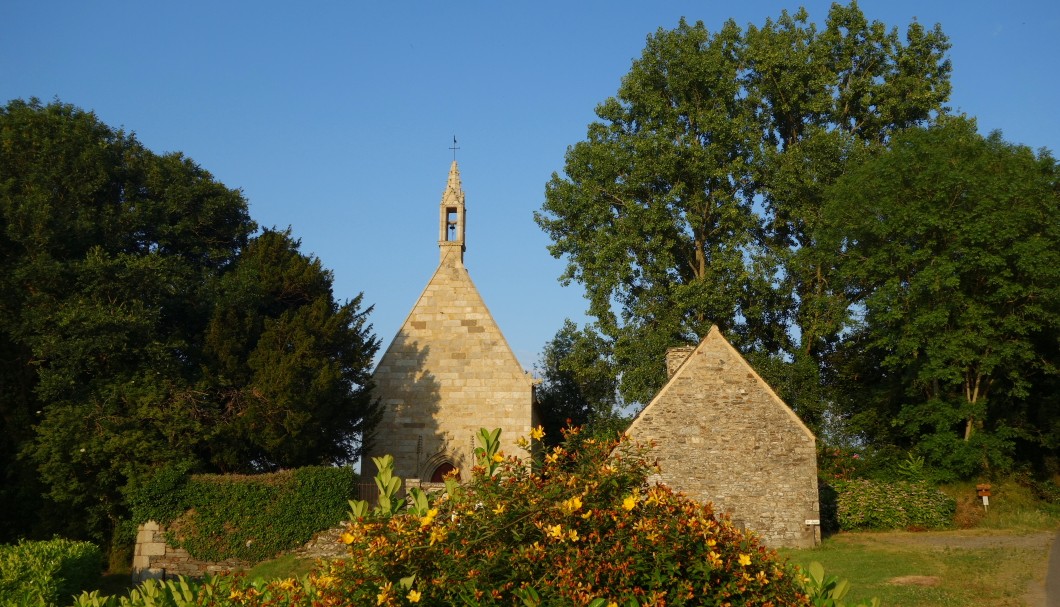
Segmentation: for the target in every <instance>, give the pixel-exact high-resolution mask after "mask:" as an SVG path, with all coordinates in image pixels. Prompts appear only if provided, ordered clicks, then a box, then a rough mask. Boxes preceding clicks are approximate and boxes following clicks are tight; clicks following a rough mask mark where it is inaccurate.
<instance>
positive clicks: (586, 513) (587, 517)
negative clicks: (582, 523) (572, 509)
mask: <svg viewBox="0 0 1060 607" xmlns="http://www.w3.org/2000/svg"><path fill="white" fill-rule="evenodd" d="M592 515H593V511H592V510H586V511H585V514H582V518H583V519H585V520H589V517H590V516H592Z"/></svg>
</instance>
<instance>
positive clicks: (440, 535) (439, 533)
mask: <svg viewBox="0 0 1060 607" xmlns="http://www.w3.org/2000/svg"><path fill="white" fill-rule="evenodd" d="M447 537H449V532H448V531H446V530H445V527H435V528H434V529H431V546H433V545H434V544H435V542H440V541H442V540H444V539H445V538H447Z"/></svg>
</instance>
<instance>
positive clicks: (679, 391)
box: [627, 327, 820, 548]
mask: <svg viewBox="0 0 1060 607" xmlns="http://www.w3.org/2000/svg"><path fill="white" fill-rule="evenodd" d="M682 354H683V355H684V358H685V360H684V361H683V362H681V363H680V364H679V365H672V366H674V367H676V369H675V371H676V372H675V373H674V374H673V376H672V377H671V378H670V380H669V381H668V382H667V384H666V385H665V386H664V387H663V389H662V390H660V392H659V394H658V395H656V397H655V398H654V399H653V400H652V401H651V403H649V404H648V406H647V407H645V408H644V410H643V411H642V412H641V413H640V415H638V416H637V418H636V419H635V420H634V421H633V423H632V424H631V426H630V428H629V430H628V431H627V432H628V434H629V435H630V436H631V437H633V438H634V439H636V440H639V441H642V442H648V441H655V443H656V448H655V450H654V451H653V456H654V457H657V458H658V462H659V466H660V468H661V474H660V475H659V478H658V480H660V481H661V482H663V483H665V484H666V485H668V486H670V487H672V488H674V489H676V490H679V491H682V492H684V493H685V494H687V495H688V496H690V497H692V498H694V499H697V500H700V501H704V502H707V501H709V502H713V503H714V506H715V510H716V511H717V512H719V513H729V514H730V516H731V517H732V519H733V520H734V521H735V522H737V523H738V524H740V525H741V526H744V527H746V528H748V529H751V530H753V531H754V532H756V533H757V534H758V535H759V536H760V537H761V538H762V539H763V540H764V541H765V543H766V544H768V545H771V546H776V547H779V546H787V547H798V548H805V547H812V546H815V545H817V544H818V543H819V542H820V527H819V525H820V522H819V519H820V504H819V502H818V495H817V453H816V446H815V442H816V439H815V438H814V436H813V434H812V433H811V432H810V431H809V429H807V428H806V426H805V425H804V424H803V423H802V422H801V420H799V419H798V417H797V416H796V415H795V413H794V412H793V411H792V410H791V409H790V408H788V406H787V405H785V404H784V402H783V401H781V400H780V398H779V397H778V396H777V395H776V394H775V393H774V392H773V390H772V389H771V388H770V387H769V386H768V385H767V384H766V383H765V382H764V381H763V380H762V378H761V377H759V376H758V374H757V373H755V371H754V369H752V368H751V366H750V365H749V364H748V363H747V361H746V360H744V358H743V357H742V356H740V354H739V352H737V351H736V350H735V349H734V348H733V347H732V346H731V345H729V343H728V342H727V341H726V340H725V338H724V337H722V336H721V333H720V332H719V331H718V330H717V328H716V327H715V328H713V329H711V331H710V333H709V334H708V335H707V337H706V338H705V339H704V340H703V342H701V343H700V345H699V346H698V347H696V348H695V350H694V351H692V352H691V353H688V351H687V350H686V351H685V352H684V353H682Z"/></svg>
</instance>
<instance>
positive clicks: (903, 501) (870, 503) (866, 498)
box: [831, 479, 957, 531]
mask: <svg viewBox="0 0 1060 607" xmlns="http://www.w3.org/2000/svg"><path fill="white" fill-rule="evenodd" d="M831 487H832V488H833V489H834V490H835V494H836V497H835V499H836V502H835V503H836V519H837V522H838V524H839V528H840V529H842V530H844V531H854V530H858V529H880V530H882V529H939V528H944V527H949V526H950V525H952V524H953V515H954V512H955V511H956V508H957V503H956V501H955V500H954V499H953V498H951V497H949V496H947V495H946V494H945V493H943V492H941V491H939V490H938V489H937V488H935V487H934V486H933V485H930V484H928V483H926V482H906V481H897V482H889V483H883V482H878V481H871V480H867V479H860V480H851V481H833V482H832V483H831Z"/></svg>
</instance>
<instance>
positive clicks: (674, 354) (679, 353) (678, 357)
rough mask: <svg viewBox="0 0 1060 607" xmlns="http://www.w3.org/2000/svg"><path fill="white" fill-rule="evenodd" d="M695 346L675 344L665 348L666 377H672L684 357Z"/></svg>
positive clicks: (688, 354)
mask: <svg viewBox="0 0 1060 607" xmlns="http://www.w3.org/2000/svg"><path fill="white" fill-rule="evenodd" d="M695 349H696V347H695V346H676V347H673V348H667V349H666V377H673V376H674V373H677V368H678V367H680V366H681V365H682V364H683V363H684V362H685V360H686V359H688V357H689V356H690V355H691V354H692V352H693V351H695Z"/></svg>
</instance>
